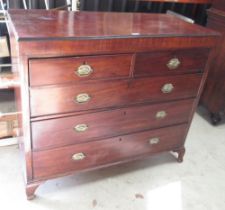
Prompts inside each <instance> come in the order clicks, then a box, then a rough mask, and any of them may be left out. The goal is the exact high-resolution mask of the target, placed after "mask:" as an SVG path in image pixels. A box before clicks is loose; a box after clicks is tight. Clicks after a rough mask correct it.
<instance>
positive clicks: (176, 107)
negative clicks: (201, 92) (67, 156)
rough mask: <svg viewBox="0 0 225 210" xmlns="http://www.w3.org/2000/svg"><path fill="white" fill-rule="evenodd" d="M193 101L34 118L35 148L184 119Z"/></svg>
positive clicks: (120, 133)
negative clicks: (68, 115)
mask: <svg viewBox="0 0 225 210" xmlns="http://www.w3.org/2000/svg"><path fill="white" fill-rule="evenodd" d="M193 101H194V100H182V101H177V102H169V103H163V104H155V105H146V106H139V107H129V108H123V109H119V110H112V111H104V112H99V113H93V114H85V115H79V116H73V117H65V118H58V119H52V120H46V121H38V122H33V123H32V139H33V143H32V145H33V149H34V150H42V149H49V148H54V147H60V146H65V145H69V144H77V143H82V142H87V141H93V140H96V139H103V138H108V137H111V136H118V135H122V134H126V133H132V132H136V131H142V130H147V129H150V128H158V127H164V126H168V125H173V124H179V123H184V122H187V121H188V118H189V114H190V111H191V110H192V104H193Z"/></svg>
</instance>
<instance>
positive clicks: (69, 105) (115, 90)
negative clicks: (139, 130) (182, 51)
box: [30, 74, 202, 117]
mask: <svg viewBox="0 0 225 210" xmlns="http://www.w3.org/2000/svg"><path fill="white" fill-rule="evenodd" d="M201 77H202V75H201V74H197V75H178V76H169V77H155V78H140V79H135V80H119V81H107V82H91V83H88V84H82V85H66V86H57V87H38V88H31V90H30V96H31V115H32V117H35V116H42V115H50V114H57V113H66V112H74V111H75V112H76V111H86V110H93V109H98V108H106V107H107V108H109V107H118V106H123V105H129V104H137V103H143V102H163V101H168V100H173V99H184V98H189V97H195V96H196V95H197V91H198V88H199V84H200V82H201Z"/></svg>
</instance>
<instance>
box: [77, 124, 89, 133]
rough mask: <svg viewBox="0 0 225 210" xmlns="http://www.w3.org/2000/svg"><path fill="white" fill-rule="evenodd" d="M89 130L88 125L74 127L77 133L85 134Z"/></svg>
mask: <svg viewBox="0 0 225 210" xmlns="http://www.w3.org/2000/svg"><path fill="white" fill-rule="evenodd" d="M87 129H88V125H86V124H79V125H76V126H75V127H74V130H75V131H76V132H84V131H86V130H87Z"/></svg>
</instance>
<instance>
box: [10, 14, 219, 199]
mask: <svg viewBox="0 0 225 210" xmlns="http://www.w3.org/2000/svg"><path fill="white" fill-rule="evenodd" d="M8 18H9V31H10V39H11V45H12V56H13V58H14V60H15V62H18V63H17V64H18V71H19V74H20V79H21V87H20V89H18V91H17V97H18V107H19V109H21V111H22V118H21V119H20V124H21V135H22V138H21V151H23V154H24V163H25V164H24V166H25V167H24V169H25V170H24V172H25V180H26V192H27V196H28V198H29V199H30V198H32V197H33V195H34V192H35V189H36V188H37V187H38V186H39V184H40V183H42V182H43V181H45V180H47V179H49V178H54V177H58V176H63V175H67V174H70V173H73V172H79V171H82V170H90V169H96V168H101V167H105V166H110V165H114V164H117V163H122V162H126V161H129V160H134V159H138V158H143V157H147V156H149V155H152V154H155V153H159V152H165V151H174V152H177V153H178V161H179V162H182V160H183V155H184V151H185V149H184V142H185V137H186V135H187V132H188V129H189V126H190V123H191V120H192V117H193V113H194V111H195V108H196V105H197V103H198V100H199V96H200V93H201V91H202V88H203V85H204V82H205V79H206V76H207V68H208V66H209V65H207V61H208V62H209V57H210V56H212V55H213V53H212V52H213V51H212V49H213V47H214V45H215V43H216V40H217V37H218V34H217V33H215V32H213V31H211V30H209V29H205V28H202V27H200V26H196V25H191V24H188V23H185V22H183V21H181V20H179V19H176V17H173V16H171V15H152V14H151V15H150V14H132V13H127V14H123V13H90V12H77V13H73V12H62V11H61V12H57V11H50V12H47V11H29V12H28V11H18V10H12V11H10V13H9V17H8ZM115 23H116V24H115ZM20 98H21V99H22V100H19V99H20Z"/></svg>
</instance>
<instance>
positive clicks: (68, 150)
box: [33, 124, 186, 179]
mask: <svg viewBox="0 0 225 210" xmlns="http://www.w3.org/2000/svg"><path fill="white" fill-rule="evenodd" d="M185 129H186V125H185V124H184V125H181V126H177V127H168V128H163V129H159V130H153V131H146V132H141V133H134V134H131V135H125V136H118V137H115V138H110V139H106V140H104V141H95V142H90V143H84V144H79V145H74V146H68V147H63V148H59V149H53V150H45V151H41V152H34V153H33V160H34V179H41V178H44V177H46V176H54V175H55V174H63V173H66V172H69V171H74V170H82V169H87V168H90V167H96V166H101V165H103V164H108V163H113V162H118V161H123V160H124V159H127V158H133V157H135V156H139V155H145V154H146V153H148V154H154V153H156V152H162V151H169V150H171V149H172V148H174V147H177V146H180V144H181V142H180V139H182V138H183V133H184V131H185ZM174 130H176V132H174ZM155 137H157V138H159V143H156V144H152V145H151V144H150V142H149V141H150V140H151V139H152V138H155ZM80 152H82V153H84V154H85V155H86V157H85V158H84V159H83V160H79V161H74V160H72V156H73V154H76V153H80Z"/></svg>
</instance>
